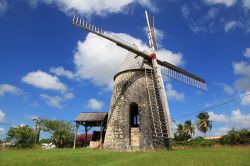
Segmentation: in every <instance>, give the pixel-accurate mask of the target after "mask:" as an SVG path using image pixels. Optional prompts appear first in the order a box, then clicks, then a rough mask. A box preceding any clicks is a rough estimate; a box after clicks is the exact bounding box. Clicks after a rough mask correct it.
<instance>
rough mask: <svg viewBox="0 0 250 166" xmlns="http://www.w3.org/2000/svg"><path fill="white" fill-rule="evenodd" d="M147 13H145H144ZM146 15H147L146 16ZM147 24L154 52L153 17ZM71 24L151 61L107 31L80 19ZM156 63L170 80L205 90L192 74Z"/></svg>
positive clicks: (74, 18)
mask: <svg viewBox="0 0 250 166" xmlns="http://www.w3.org/2000/svg"><path fill="white" fill-rule="evenodd" d="M145 13H147V12H145ZM146 15H147V14H146ZM147 20H148V21H147V22H148V29H149V30H150V32H152V33H149V34H148V37H149V39H150V38H151V39H152V40H151V41H153V42H150V43H151V44H150V47H151V48H152V49H154V50H155V51H156V50H157V49H158V48H157V43H156V37H155V35H154V34H155V33H153V32H154V23H153V17H150V16H148V17H147ZM72 24H73V25H75V26H77V27H80V28H82V29H84V30H86V31H88V32H91V33H94V34H96V35H98V36H100V37H103V38H105V39H107V40H110V41H112V42H114V43H116V45H118V46H120V47H122V48H124V49H126V50H128V51H130V52H133V53H134V54H136V55H138V56H141V57H143V58H144V59H146V60H151V57H150V56H151V55H150V54H149V53H147V52H142V51H140V50H139V49H138V48H137V47H136V46H135V45H134V44H131V43H129V42H126V41H124V40H122V39H120V38H118V37H116V36H115V35H112V33H111V32H108V31H104V30H102V29H101V28H98V27H96V26H95V25H93V24H91V23H89V22H87V21H85V20H83V19H82V18H80V17H77V16H74V17H73V20H72ZM157 63H158V64H159V65H161V66H163V67H165V69H162V74H164V75H167V76H169V77H171V78H174V79H176V80H178V81H181V82H184V83H186V84H188V85H191V86H194V87H196V88H199V89H202V90H206V82H205V80H204V79H202V78H200V77H198V76H195V75H194V74H191V73H189V72H187V71H185V70H183V69H181V68H178V67H176V66H174V65H172V64H170V63H168V62H165V61H164V62H163V61H160V60H157Z"/></svg>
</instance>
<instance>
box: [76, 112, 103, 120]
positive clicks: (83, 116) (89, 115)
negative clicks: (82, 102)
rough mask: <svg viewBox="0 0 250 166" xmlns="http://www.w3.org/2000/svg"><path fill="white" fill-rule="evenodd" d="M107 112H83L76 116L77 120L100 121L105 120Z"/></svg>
mask: <svg viewBox="0 0 250 166" xmlns="http://www.w3.org/2000/svg"><path fill="white" fill-rule="evenodd" d="M106 116H108V113H107V112H81V113H80V114H79V115H78V116H77V117H76V118H75V121H76V122H100V121H104V120H105V118H106Z"/></svg>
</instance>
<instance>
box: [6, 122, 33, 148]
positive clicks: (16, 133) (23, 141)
mask: <svg viewBox="0 0 250 166" xmlns="http://www.w3.org/2000/svg"><path fill="white" fill-rule="evenodd" d="M35 136H36V135H35V132H34V130H33V128H31V127H29V126H27V125H25V126H18V127H11V128H10V129H9V131H8V133H7V140H8V141H13V142H14V143H15V146H16V147H22V148H27V147H32V146H33V145H34V143H35Z"/></svg>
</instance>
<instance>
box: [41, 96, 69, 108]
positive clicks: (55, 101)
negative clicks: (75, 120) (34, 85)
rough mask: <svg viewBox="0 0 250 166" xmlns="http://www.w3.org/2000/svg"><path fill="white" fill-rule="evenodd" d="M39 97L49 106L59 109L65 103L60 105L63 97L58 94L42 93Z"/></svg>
mask: <svg viewBox="0 0 250 166" xmlns="http://www.w3.org/2000/svg"><path fill="white" fill-rule="evenodd" d="M40 97H41V98H42V99H44V100H45V101H46V103H47V104H48V105H49V106H52V107H55V108H59V109H62V108H64V107H65V105H62V102H63V101H64V99H63V98H62V97H60V96H49V95H48V94H45V93H42V94H41V95H40Z"/></svg>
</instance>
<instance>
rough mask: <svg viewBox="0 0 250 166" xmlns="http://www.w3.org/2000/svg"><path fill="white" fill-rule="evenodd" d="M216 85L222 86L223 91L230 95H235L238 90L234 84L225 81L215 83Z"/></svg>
mask: <svg viewBox="0 0 250 166" xmlns="http://www.w3.org/2000/svg"><path fill="white" fill-rule="evenodd" d="M214 84H215V85H217V86H219V87H222V88H223V91H224V92H225V93H227V94H229V95H233V94H234V93H235V92H236V89H234V88H233V87H232V86H230V85H228V84H224V83H214Z"/></svg>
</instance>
